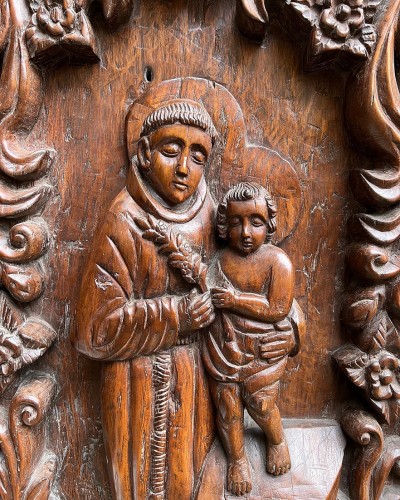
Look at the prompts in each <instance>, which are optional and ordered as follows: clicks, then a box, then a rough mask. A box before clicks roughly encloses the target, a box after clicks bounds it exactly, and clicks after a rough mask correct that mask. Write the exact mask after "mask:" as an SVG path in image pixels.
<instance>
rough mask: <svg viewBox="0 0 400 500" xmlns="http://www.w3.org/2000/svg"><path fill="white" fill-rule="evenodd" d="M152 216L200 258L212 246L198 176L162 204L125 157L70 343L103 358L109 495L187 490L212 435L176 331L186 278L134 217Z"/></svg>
mask: <svg viewBox="0 0 400 500" xmlns="http://www.w3.org/2000/svg"><path fill="white" fill-rule="evenodd" d="M147 214H151V215H152V216H154V217H156V218H157V219H159V220H162V221H165V222H166V223H167V224H170V225H171V227H172V228H173V230H174V232H175V233H181V234H182V235H183V236H184V238H185V239H186V240H187V241H188V242H189V243H190V245H191V246H192V247H193V249H194V250H196V251H197V252H198V253H199V254H200V255H201V256H202V258H203V260H204V262H207V261H208V260H209V257H210V254H211V253H212V252H213V221H214V204H213V202H212V199H211V196H210V194H209V192H208V190H207V187H206V183H205V180H204V179H203V180H202V181H201V183H200V185H199V187H198V190H197V192H196V193H195V194H194V195H193V196H192V197H191V199H190V200H188V202H187V203H186V204H185V206H184V207H180V209H179V210H178V209H177V210H173V209H169V208H166V207H165V206H164V205H163V204H162V203H160V201H159V199H158V197H157V195H155V194H154V193H152V192H151V190H150V188H149V186H148V185H147V183H146V182H145V180H144V179H143V178H142V177H141V175H140V173H139V171H138V168H137V166H136V163H135V162H133V164H132V168H131V171H130V173H129V176H128V181H127V186H126V188H125V189H123V190H122V191H121V192H120V194H119V195H118V196H117V198H116V199H115V200H114V202H113V204H112V206H111V208H110V209H109V211H108V213H107V216H106V219H105V221H104V223H103V225H102V226H101V227H100V229H99V230H98V232H97V234H96V236H95V238H94V242H93V247H92V248H93V249H92V252H91V255H90V258H89V260H88V263H87V266H86V268H85V272H84V275H83V279H82V286H81V294H80V300H79V303H78V307H77V312H76V326H75V331H74V338H73V342H74V344H75V346H76V348H77V349H78V350H79V351H80V352H82V353H84V354H86V355H87V356H89V357H91V358H93V359H97V360H101V361H103V362H104V363H103V370H102V421H103V431H104V438H105V446H106V452H107V462H108V467H109V474H110V480H111V486H112V491H113V497H114V498H117V499H137V500H142V499H146V498H149V497H151V498H170V499H175V498H179V499H182V500H189V499H190V498H192V497H193V496H194V492H195V489H196V486H197V482H198V479H199V476H200V473H201V468H202V465H203V462H204V459H205V456H206V454H207V452H208V450H209V447H210V445H211V443H212V441H213V438H214V424H213V420H214V419H213V410H212V403H211V398H210V395H209V390H208V385H207V378H206V376H205V372H204V368H203V365H202V362H201V356H200V351H199V347H198V343H199V340H198V339H199V336H200V335H201V334H204V330H202V331H200V332H194V333H193V334H190V335H189V336H187V337H182V336H180V334H179V317H178V303H179V300H180V299H181V298H182V296H183V295H186V294H188V293H189V292H190V291H191V289H192V288H193V285H189V284H188V283H187V282H186V281H185V280H184V279H183V278H182V276H181V274H180V271H179V270H177V269H173V268H171V267H170V266H169V265H168V264H167V257H166V256H165V255H162V254H160V253H159V252H158V247H157V245H155V244H154V243H153V242H152V241H147V240H145V239H143V238H142V236H141V230H140V229H139V228H138V227H137V225H136V223H135V218H137V217H142V218H145V217H146V215H147Z"/></svg>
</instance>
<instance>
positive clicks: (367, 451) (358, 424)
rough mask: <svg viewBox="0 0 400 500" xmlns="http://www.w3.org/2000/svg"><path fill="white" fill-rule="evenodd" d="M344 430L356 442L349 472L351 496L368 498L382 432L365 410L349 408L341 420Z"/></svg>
mask: <svg viewBox="0 0 400 500" xmlns="http://www.w3.org/2000/svg"><path fill="white" fill-rule="evenodd" d="M341 424H342V428H343V430H344V432H345V433H346V434H347V435H348V436H349V437H350V438H351V439H352V440H353V441H354V442H355V443H356V447H355V450H354V457H353V460H352V466H351V471H350V474H349V481H350V494H351V498H357V499H359V500H369V499H370V498H371V496H370V495H371V489H372V488H371V484H372V478H373V472H374V468H375V466H376V464H377V462H378V460H379V457H380V456H381V453H382V451H383V432H382V429H381V427H380V425H379V424H378V422H377V421H376V420H375V419H374V418H373V417H372V416H371V415H369V414H368V413H367V412H364V411H361V410H356V409H350V410H347V411H346V412H345V413H344V414H343V417H342V420H341Z"/></svg>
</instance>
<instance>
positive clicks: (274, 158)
mask: <svg viewBox="0 0 400 500" xmlns="http://www.w3.org/2000/svg"><path fill="white" fill-rule="evenodd" d="M177 99H178V100H190V101H194V102H196V103H199V104H201V105H203V106H204V107H205V109H206V110H207V112H208V113H209V115H210V117H211V119H212V121H213V123H214V125H215V128H216V129H217V132H218V134H219V139H218V141H217V143H216V145H215V147H214V150H213V155H212V158H211V159H210V166H209V169H208V171H207V173H206V180H207V184H208V186H209V189H210V191H211V193H212V194H213V196H214V197H215V199H216V200H217V201H219V200H220V199H221V198H222V196H223V194H224V193H225V192H226V191H227V190H228V189H229V188H230V187H231V186H233V185H234V184H236V183H237V182H241V181H246V180H247V181H249V180H251V181H254V182H258V183H259V184H262V185H263V186H265V187H266V188H267V189H268V190H269V191H270V193H271V194H272V196H273V198H274V199H275V201H276V204H277V207H278V216H277V226H278V228H277V232H276V236H275V242H277V243H279V242H281V241H283V240H284V239H286V238H287V237H288V236H289V235H290V234H292V232H293V231H294V229H295V227H296V226H297V223H298V221H299V218H300V214H301V210H302V205H303V203H302V192H301V189H300V182H299V176H298V174H297V172H296V170H295V168H294V166H293V165H292V163H291V162H290V161H288V160H286V159H284V158H283V157H282V156H281V155H280V154H278V153H277V152H275V151H273V150H272V149H270V148H267V147H264V146H254V145H251V144H248V142H247V135H246V128H245V123H244V118H243V113H242V110H241V109H240V106H239V104H238V102H237V101H236V99H235V98H234V97H233V95H232V94H231V93H230V92H229V91H228V90H227V89H226V88H225V87H223V86H222V85H219V84H218V83H215V82H212V81H210V80H206V79H203V78H176V79H174V80H167V81H164V82H161V83H159V84H157V85H154V86H151V87H150V88H149V89H148V91H147V92H146V94H145V95H143V96H142V97H141V98H139V99H138V100H137V101H135V102H134V103H133V104H132V106H131V108H130V109H129V112H128V115H127V118H126V144H127V149H128V154H129V158H132V157H133V156H134V155H135V154H136V149H137V142H138V140H139V137H140V131H141V128H142V124H143V122H144V120H145V119H146V117H147V116H148V115H149V114H150V113H151V112H152V111H154V110H155V109H156V108H158V107H160V106H164V105H166V104H167V103H169V102H170V101H174V100H177Z"/></svg>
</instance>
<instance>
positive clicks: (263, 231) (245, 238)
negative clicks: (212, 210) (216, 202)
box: [226, 198, 268, 255]
mask: <svg viewBox="0 0 400 500" xmlns="http://www.w3.org/2000/svg"><path fill="white" fill-rule="evenodd" d="M226 216H227V223H228V240H229V246H230V247H231V248H232V249H233V250H235V251H237V252H238V253H241V254H244V255H249V254H251V253H253V252H255V251H256V250H257V249H258V248H260V246H261V245H262V244H263V243H264V242H265V238H266V236H267V222H268V208H267V205H266V203H265V200H264V198H256V199H255V200H246V201H230V202H229V203H228V206H227V211H226Z"/></svg>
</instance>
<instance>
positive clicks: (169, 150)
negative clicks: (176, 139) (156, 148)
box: [160, 143, 181, 158]
mask: <svg viewBox="0 0 400 500" xmlns="http://www.w3.org/2000/svg"><path fill="white" fill-rule="evenodd" d="M180 152H181V148H180V146H179V144H176V143H168V144H164V145H163V146H162V147H161V148H160V153H161V154H162V155H164V156H167V157H170V158H174V157H175V156H178V155H179V154H180Z"/></svg>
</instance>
